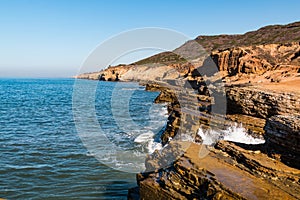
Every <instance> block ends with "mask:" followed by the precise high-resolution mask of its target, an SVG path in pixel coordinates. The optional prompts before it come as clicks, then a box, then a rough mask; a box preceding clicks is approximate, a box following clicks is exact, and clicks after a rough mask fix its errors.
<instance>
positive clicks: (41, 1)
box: [0, 0, 300, 77]
mask: <svg viewBox="0 0 300 200" xmlns="http://www.w3.org/2000/svg"><path fill="white" fill-rule="evenodd" d="M299 8H300V1H299V0H294V1H287V0H285V1H276V0H274V1H271V0H269V1H268V0H261V1H259V0H257V1H256V0H254V1H240V0H239V1H225V0H223V1H221V0H220V1H218V0H214V1H208V0H207V1H201V0H195V1H188V0H187V1H175V0H173V1H171V0H164V1H163V0H160V1H156V0H151V1H143V0H132V1H130V0H127V1H125V0H123V1H121V0H120V1H116V0H0V25H1V26H0V76H1V77H66V76H72V75H75V74H76V73H77V71H78V70H79V67H80V65H81V64H82V62H83V61H84V60H85V58H86V57H87V56H88V55H89V53H90V52H91V51H92V50H93V49H94V48H95V47H96V46H97V45H99V44H100V43H101V42H103V41H104V40H106V39H107V38H109V37H111V36H113V35H116V34H118V33H120V32H122V31H126V30H130V29H133V28H142V27H162V28H169V29H173V30H176V31H179V32H182V33H184V34H185V35H187V36H189V37H190V38H195V37H196V36H198V35H213V34H223V33H226V34H231V33H236V34H238V33H245V32H247V31H249V30H255V29H257V28H259V27H261V26H264V25H270V24H286V23H290V22H294V21H299V20H300V13H299Z"/></svg>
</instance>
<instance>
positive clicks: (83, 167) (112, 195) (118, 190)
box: [0, 79, 167, 199]
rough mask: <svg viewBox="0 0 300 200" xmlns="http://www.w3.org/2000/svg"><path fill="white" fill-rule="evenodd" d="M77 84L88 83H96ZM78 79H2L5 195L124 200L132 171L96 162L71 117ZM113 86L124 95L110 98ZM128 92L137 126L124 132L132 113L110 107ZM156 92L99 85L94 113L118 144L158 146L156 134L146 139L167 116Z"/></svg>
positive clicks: (1, 187) (1, 179) (1, 188)
mask: <svg viewBox="0 0 300 200" xmlns="http://www.w3.org/2000/svg"><path fill="white" fill-rule="evenodd" d="M77 81H79V82H77V83H79V84H84V85H85V87H89V84H91V85H92V84H94V83H95V82H94V81H89V80H77ZM74 82H75V80H73V79H0V198H7V199H126V195H127V190H128V188H130V187H133V186H135V185H136V181H135V174H134V173H127V172H122V171H118V170H116V169H112V168H110V167H108V166H106V165H105V164H103V163H101V162H99V160H97V159H96V158H95V157H93V155H91V154H90V153H89V150H88V148H87V147H86V146H84V144H83V143H82V140H81V138H80V137H79V135H78V133H77V130H76V127H75V122H74V118H73V110H74V108H73V104H72V97H73V90H74ZM116 84H117V85H116ZM116 86H117V87H116ZM114 91H117V93H116V94H118V95H119V96H117V97H119V99H118V98H114V102H112V100H111V99H112V95H114ZM118 92H119V93H118ZM127 92H131V97H130V100H129V110H130V111H129V113H130V119H131V121H133V122H134V123H135V124H136V126H129V127H126V128H125V129H124V127H121V126H120V124H121V125H124V124H125V125H126V124H127V122H126V120H128V113H127V115H126V112H125V111H122V110H117V111H118V112H116V109H115V111H114V110H113V109H112V105H115V106H116V105H118V101H119V100H120V101H121V100H122V94H124V95H125V96H126V93H127ZM157 95H158V93H157V92H147V91H144V88H143V87H142V86H138V85H137V83H113V82H99V83H98V86H97V90H96V92H95V111H96V115H97V119H98V122H99V124H100V126H101V128H102V129H103V130H104V131H105V133H106V134H107V137H108V138H110V140H111V141H112V143H113V144H115V145H116V146H120V147H121V148H124V149H136V150H139V151H144V152H151V151H153V148H155V145H153V144H156V143H155V142H154V139H153V140H151V141H152V143H151V144H149V137H153V138H155V137H157V134H159V133H158V132H159V129H161V128H162V127H163V125H164V123H165V122H166V120H167V116H166V108H165V106H164V105H157V104H155V105H154V104H153V103H152V102H153V100H154V99H155V97H156V96H157ZM123 112H124V116H123ZM116 113H117V114H116ZM115 115H118V122H116V120H115ZM120 121H121V122H120ZM122 122H123V123H122ZM149 132H150V133H152V134H148V133H149ZM145 134H146V135H147V134H148V135H147V137H143V136H142V137H141V135H144V136H145ZM146 140H147V141H146ZM110 145H111V144H110V143H108V144H107V147H108V148H110ZM140 165H143V163H140Z"/></svg>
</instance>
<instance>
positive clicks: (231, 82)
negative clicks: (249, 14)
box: [77, 22, 300, 200]
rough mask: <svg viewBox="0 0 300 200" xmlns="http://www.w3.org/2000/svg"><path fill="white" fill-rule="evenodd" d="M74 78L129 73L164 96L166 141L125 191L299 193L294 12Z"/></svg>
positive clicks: (299, 39) (299, 64) (234, 195)
mask: <svg viewBox="0 0 300 200" xmlns="http://www.w3.org/2000/svg"><path fill="white" fill-rule="evenodd" d="M198 44H200V45H202V46H203V47H204V49H205V50H206V52H204V51H203V50H202V49H201V48H199V45H198ZM183 57H184V58H183ZM77 78H84V79H93V80H101V81H137V82H140V83H141V84H144V85H146V90H149V91H159V92H160V94H159V96H158V97H157V98H156V99H155V103H167V104H168V114H169V117H168V121H167V125H166V127H165V128H164V129H163V130H162V134H161V136H160V142H161V144H162V146H163V147H164V148H163V149H161V150H160V151H155V152H153V153H152V154H150V155H148V157H147V158H146V160H145V167H146V171H145V172H143V173H139V174H138V175H137V182H138V187H136V188H132V189H130V190H129V194H128V199H145V200H147V199H149V200H151V199H153V198H155V199H267V198H269V197H270V196H272V197H274V198H275V199H300V164H299V163H300V151H299V149H300V146H299V144H300V133H299V131H300V127H299V122H300V116H299V113H300V101H299V99H300V92H299V91H300V22H295V23H291V24H288V25H274V26H266V27H263V28H260V29H258V30H256V31H251V32H248V33H245V34H242V35H218V36H199V37H197V38H196V39H195V40H192V41H188V42H187V43H185V44H184V45H182V46H181V47H179V48H177V49H175V50H174V51H173V52H164V53H160V54H157V55H154V56H151V57H149V58H146V59H143V60H140V61H138V62H136V63H133V64H130V65H120V66H113V67H109V68H107V69H105V70H103V71H100V72H93V73H87V74H81V75H79V76H77ZM184 138H189V139H188V140H187V139H184ZM178 152H180V154H178ZM170 158H172V159H170Z"/></svg>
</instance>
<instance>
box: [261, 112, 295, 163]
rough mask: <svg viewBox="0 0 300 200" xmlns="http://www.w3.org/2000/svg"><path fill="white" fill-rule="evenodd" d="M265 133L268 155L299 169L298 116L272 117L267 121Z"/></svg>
mask: <svg viewBox="0 0 300 200" xmlns="http://www.w3.org/2000/svg"><path fill="white" fill-rule="evenodd" d="M297 114H299V113H297ZM265 132H266V134H265V139H266V146H267V150H268V153H269V154H270V155H271V156H272V157H274V158H278V159H279V160H281V161H282V162H285V163H287V164H288V165H291V166H294V167H297V168H299V169H300V149H299V146H300V116H299V115H285V116H282V115H276V116H273V117H271V118H269V119H268V120H267V123H266V126H265Z"/></svg>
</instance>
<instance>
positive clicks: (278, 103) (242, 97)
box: [226, 86, 300, 118]
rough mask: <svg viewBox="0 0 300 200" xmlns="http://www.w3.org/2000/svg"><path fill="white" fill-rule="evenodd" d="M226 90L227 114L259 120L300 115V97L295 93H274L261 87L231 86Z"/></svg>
mask: <svg viewBox="0 0 300 200" xmlns="http://www.w3.org/2000/svg"><path fill="white" fill-rule="evenodd" d="M226 90H227V92H226V93H227V106H228V108H227V110H228V112H229V113H239V114H245V115H250V116H254V117H260V118H267V117H271V116H273V115H281V114H291V115H293V114H295V113H300V103H299V99H300V95H299V94H297V93H290V92H282V91H277V92H276V91H272V90H268V89H263V86H248V87H237V86H233V87H229V88H228V89H226Z"/></svg>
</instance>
